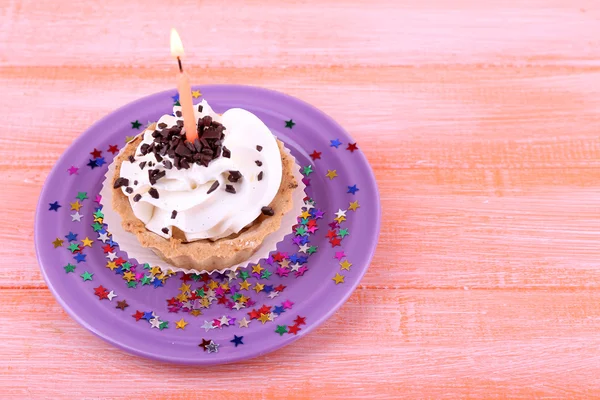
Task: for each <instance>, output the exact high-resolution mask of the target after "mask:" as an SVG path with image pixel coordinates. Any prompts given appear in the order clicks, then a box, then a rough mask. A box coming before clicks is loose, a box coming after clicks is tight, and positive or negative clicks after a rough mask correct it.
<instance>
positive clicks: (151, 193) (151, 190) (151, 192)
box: [148, 188, 158, 199]
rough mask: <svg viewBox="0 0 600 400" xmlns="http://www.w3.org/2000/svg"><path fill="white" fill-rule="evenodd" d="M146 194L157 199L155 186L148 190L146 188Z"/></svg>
mask: <svg viewBox="0 0 600 400" xmlns="http://www.w3.org/2000/svg"><path fill="white" fill-rule="evenodd" d="M148 194H149V195H150V196H152V198H154V199H158V190H156V189H155V188H150V190H148Z"/></svg>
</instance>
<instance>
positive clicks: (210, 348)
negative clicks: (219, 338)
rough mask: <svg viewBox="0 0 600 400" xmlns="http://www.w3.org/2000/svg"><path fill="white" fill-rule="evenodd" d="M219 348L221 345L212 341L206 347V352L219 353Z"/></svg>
mask: <svg viewBox="0 0 600 400" xmlns="http://www.w3.org/2000/svg"><path fill="white" fill-rule="evenodd" d="M219 346H220V345H218V344H216V343H215V342H214V341H212V340H211V341H210V343H209V344H207V345H206V351H208V352H209V353H218V352H219Z"/></svg>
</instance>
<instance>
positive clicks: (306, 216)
mask: <svg viewBox="0 0 600 400" xmlns="http://www.w3.org/2000/svg"><path fill="white" fill-rule="evenodd" d="M300 217H301V218H309V217H310V213H309V212H308V211H304V212H302V214H300Z"/></svg>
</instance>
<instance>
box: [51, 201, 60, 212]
mask: <svg viewBox="0 0 600 400" xmlns="http://www.w3.org/2000/svg"><path fill="white" fill-rule="evenodd" d="M48 204H50V208H49V209H48V211H58V209H59V208H61V207H62V206H61V205H60V204H58V201H55V202H54V203H48Z"/></svg>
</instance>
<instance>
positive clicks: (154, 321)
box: [150, 318, 162, 330]
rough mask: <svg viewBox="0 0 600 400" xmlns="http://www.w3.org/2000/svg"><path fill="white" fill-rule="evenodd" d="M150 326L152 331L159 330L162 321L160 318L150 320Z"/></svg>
mask: <svg viewBox="0 0 600 400" xmlns="http://www.w3.org/2000/svg"><path fill="white" fill-rule="evenodd" d="M150 325H151V326H150V329H152V328H156V329H159V328H160V320H159V319H158V318H152V319H151V320H150ZM161 330H162V329H161Z"/></svg>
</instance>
